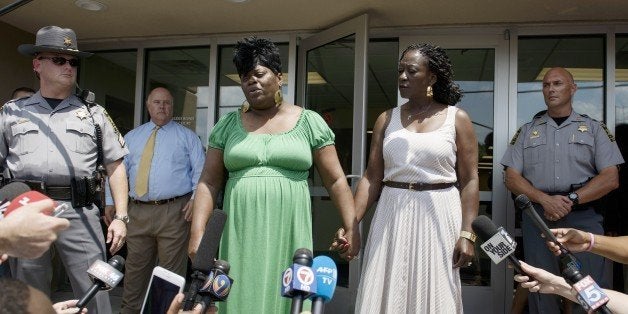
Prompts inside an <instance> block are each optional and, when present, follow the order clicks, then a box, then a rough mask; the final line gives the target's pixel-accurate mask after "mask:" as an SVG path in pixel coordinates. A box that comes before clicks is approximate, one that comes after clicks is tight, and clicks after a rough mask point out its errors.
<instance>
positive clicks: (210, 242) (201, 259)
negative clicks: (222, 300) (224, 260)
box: [192, 209, 227, 274]
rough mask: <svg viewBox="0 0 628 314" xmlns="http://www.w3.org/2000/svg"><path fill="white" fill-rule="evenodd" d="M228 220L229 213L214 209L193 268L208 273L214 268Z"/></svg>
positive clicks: (193, 262)
mask: <svg viewBox="0 0 628 314" xmlns="http://www.w3.org/2000/svg"><path fill="white" fill-rule="evenodd" d="M226 221H227V214H225V212H224V211H222V210H219V209H214V211H213V212H212V214H211V216H209V220H208V221H207V225H206V226H205V233H204V234H203V238H202V239H201V243H200V244H199V246H198V250H197V251H196V255H195V256H194V260H193V261H192V268H193V269H195V270H198V271H201V272H202V273H205V274H207V273H208V272H209V270H210V269H211V268H212V266H213V265H214V259H215V258H216V253H217V252H218V246H219V245H220V237H221V236H222V230H223V229H224V228H225V222H226Z"/></svg>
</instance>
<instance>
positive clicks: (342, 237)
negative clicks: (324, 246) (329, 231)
mask: <svg viewBox="0 0 628 314" xmlns="http://www.w3.org/2000/svg"><path fill="white" fill-rule="evenodd" d="M347 236H349V237H347ZM360 244H361V243H360V232H358V231H357V230H350V231H349V232H346V231H345V229H344V228H342V227H341V228H339V229H338V231H336V234H335V235H334V240H333V241H332V243H331V246H330V247H329V250H330V251H337V252H338V253H339V254H340V257H342V258H343V259H345V260H348V261H351V260H352V259H354V258H358V253H359V252H360Z"/></svg>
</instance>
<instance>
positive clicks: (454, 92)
mask: <svg viewBox="0 0 628 314" xmlns="http://www.w3.org/2000/svg"><path fill="white" fill-rule="evenodd" d="M452 76H453V75H452V71H451V63H450V61H449V58H448V57H447V55H446V54H445V51H444V50H443V49H441V48H440V47H434V46H432V45H427V44H421V45H412V46H410V47H408V48H407V49H406V50H405V51H404V52H403V53H402V55H401V59H400V61H399V77H398V78H399V91H400V94H401V97H403V98H407V99H408V102H406V103H405V104H403V105H401V106H399V107H397V108H393V109H390V110H387V111H386V112H384V113H382V114H381V115H380V116H379V118H378V119H377V121H376V122H375V127H374V130H373V139H372V143H371V151H370V154H369V163H368V167H367V169H366V172H365V173H364V177H363V178H362V179H361V180H360V182H359V184H358V188H357V191H356V194H355V198H354V199H355V206H356V211H357V213H356V214H357V218H358V219H359V220H361V219H362V218H363V217H364V214H365V212H366V210H367V209H368V208H370V207H371V205H373V203H374V202H375V201H378V204H377V209H376V212H375V215H374V218H373V222H372V223H371V230H370V233H369V237H368V241H367V245H366V250H365V253H364V268H363V271H362V277H361V280H360V287H359V289H358V297H357V300H356V310H355V311H356V313H462V311H463V310H462V297H461V288H460V275H459V269H460V267H461V266H465V265H467V264H468V263H470V262H471V260H472V259H473V256H474V241H475V235H474V234H473V233H472V229H471V222H472V221H473V219H474V218H475V217H476V216H477V212H478V204H479V185H478V174H477V173H478V150H477V146H478V142H477V139H476V136H475V132H474V129H473V126H472V124H471V119H470V118H469V116H468V115H467V113H466V112H464V111H463V110H461V109H459V108H457V107H455V106H454V105H455V104H456V103H457V102H458V100H459V99H460V98H461V97H462V91H461V90H460V89H459V87H458V86H457V85H456V84H455V83H454V82H453V77H452ZM378 199H379V200H378ZM343 243H344V238H343V230H339V232H338V234H337V239H336V240H335V243H334V244H333V247H335V248H336V249H337V250H340V251H342V250H343V248H344V246H343Z"/></svg>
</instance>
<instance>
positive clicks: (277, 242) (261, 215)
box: [209, 110, 334, 313]
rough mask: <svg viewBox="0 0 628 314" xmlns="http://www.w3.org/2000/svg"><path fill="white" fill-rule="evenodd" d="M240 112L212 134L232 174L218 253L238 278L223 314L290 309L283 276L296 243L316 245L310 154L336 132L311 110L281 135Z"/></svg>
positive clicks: (331, 141)
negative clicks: (258, 127)
mask: <svg viewBox="0 0 628 314" xmlns="http://www.w3.org/2000/svg"><path fill="white" fill-rule="evenodd" d="M240 115H241V112H240V111H239V110H238V111H237V112H232V113H229V114H227V115H225V116H224V117H223V118H221V119H220V121H219V122H218V123H217V124H216V126H215V127H214V129H213V130H212V133H211V135H210V139H209V146H210V147H213V148H217V149H220V150H222V151H223V160H224V164H225V167H226V168H227V170H228V172H229V179H228V180H227V184H226V187H225V197H224V206H223V207H224V208H223V210H224V211H225V212H226V214H227V215H228V218H227V223H226V226H225V230H224V233H223V236H222V241H221V246H220V258H221V259H223V260H226V261H228V262H229V264H231V271H230V273H229V274H230V276H231V277H233V278H234V280H235V282H234V284H233V287H232V290H231V293H230V295H229V299H228V300H227V302H224V303H221V304H220V313H287V312H289V310H290V304H291V303H290V299H287V298H282V297H281V295H280V286H281V274H282V272H283V271H284V270H285V269H286V268H287V267H288V266H289V265H290V264H291V263H292V255H293V254H294V251H295V250H296V249H298V248H309V249H310V250H311V249H312V216H311V211H310V207H311V204H310V194H309V191H308V182H307V178H308V174H309V169H310V168H311V167H312V153H313V151H315V150H317V149H319V148H321V147H324V146H327V145H333V144H334V134H333V132H332V131H331V129H329V127H328V126H327V124H326V123H325V121H324V120H323V119H322V118H321V117H320V115H318V114H317V113H315V112H313V111H310V110H303V112H302V113H301V115H300V117H299V120H298V122H297V124H296V126H295V127H294V128H293V129H292V130H290V131H287V132H284V133H278V134H252V133H248V132H247V131H246V130H245V129H244V127H243V126H242V122H241V121H242V120H241V116H240Z"/></svg>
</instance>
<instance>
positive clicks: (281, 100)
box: [275, 89, 283, 107]
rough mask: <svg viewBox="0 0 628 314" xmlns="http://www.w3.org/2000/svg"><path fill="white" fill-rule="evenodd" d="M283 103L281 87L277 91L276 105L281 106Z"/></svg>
mask: <svg viewBox="0 0 628 314" xmlns="http://www.w3.org/2000/svg"><path fill="white" fill-rule="evenodd" d="M282 103H283V94H282V93H281V89H279V90H277V92H275V107H279V106H281V104H282Z"/></svg>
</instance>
